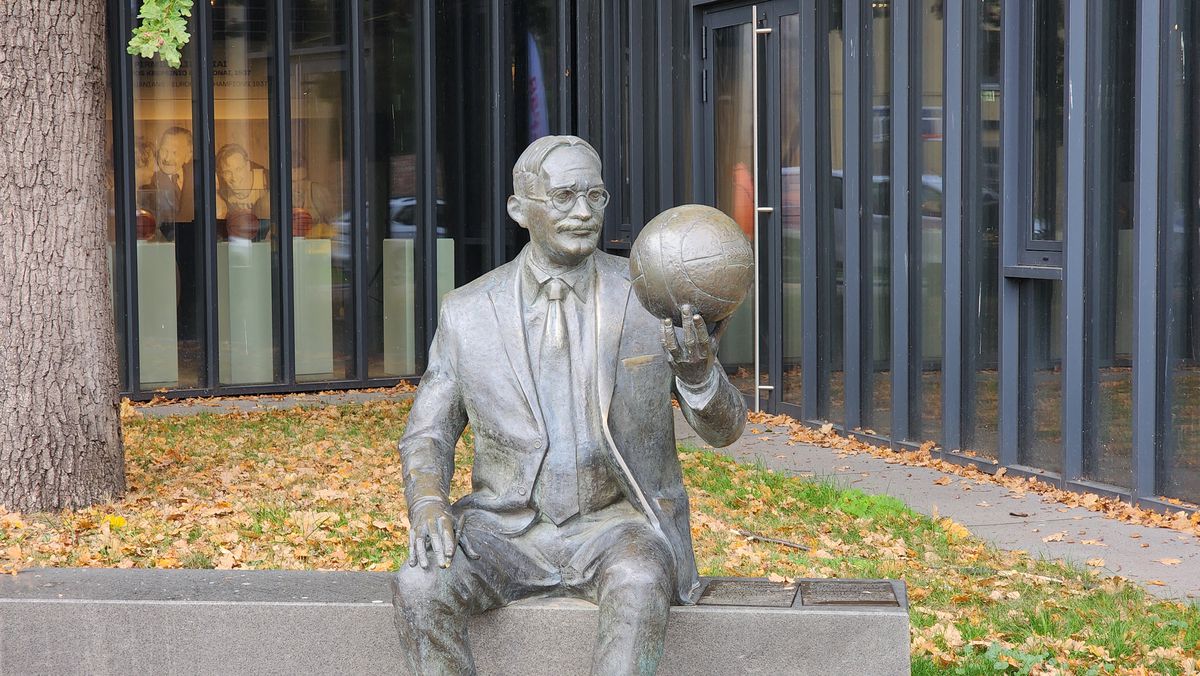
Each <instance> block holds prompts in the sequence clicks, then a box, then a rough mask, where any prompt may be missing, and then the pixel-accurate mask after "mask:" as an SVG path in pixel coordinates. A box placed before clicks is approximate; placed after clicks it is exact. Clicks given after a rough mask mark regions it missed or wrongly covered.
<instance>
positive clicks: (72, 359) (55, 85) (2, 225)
mask: <svg viewBox="0 0 1200 676" xmlns="http://www.w3.org/2000/svg"><path fill="white" fill-rule="evenodd" d="M104 23H105V22H104V2H103V0H4V1H3V2H0V25H2V26H4V30H3V31H0V505H4V506H5V507H7V508H9V509H15V510H19V511H35V510H47V509H57V508H75V507H80V506H84V505H88V504H93V503H95V502H99V501H105V500H110V499H112V498H114V497H116V496H118V495H120V494H121V492H122V491H124V489H125V467H124V462H125V452H124V449H123V447H122V445H121V435H120V418H119V410H118V400H117V397H118V382H117V364H116V346H115V340H114V335H113V309H112V301H111V296H110V291H109V279H108V277H109V275H108V260H107V256H108V245H107V239H108V238H107V233H108V208H107V202H108V193H107V189H106V185H107V184H106V175H107V170H108V166H109V162H110V161H111V158H110V157H109V156H107V154H106V152H105V138H106V136H105V128H104V127H105V99H106V90H105V64H106V62H107V57H106V54H105V45H104V41H105V25H104Z"/></svg>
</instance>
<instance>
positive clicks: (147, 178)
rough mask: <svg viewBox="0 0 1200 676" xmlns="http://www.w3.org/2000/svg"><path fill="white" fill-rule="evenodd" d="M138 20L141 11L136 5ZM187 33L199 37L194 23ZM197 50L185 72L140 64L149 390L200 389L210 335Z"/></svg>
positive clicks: (138, 160) (141, 321) (142, 307)
mask: <svg viewBox="0 0 1200 676" xmlns="http://www.w3.org/2000/svg"><path fill="white" fill-rule="evenodd" d="M130 7H131V9H132V10H133V12H134V13H135V14H136V13H137V11H138V10H139V9H140V7H141V3H140V2H139V1H138V0H133V1H132V2H131V3H130ZM188 32H189V33H192V34H193V35H194V34H195V32H196V31H195V26H194V21H189V25H188ZM193 50H194V45H193V44H192V43H191V42H189V43H188V45H187V46H186V47H185V48H184V50H183V56H182V59H181V61H180V65H179V68H171V67H170V66H167V65H166V64H164V63H163V62H162V61H161V60H160V59H142V58H137V59H134V62H133V80H134V86H133V133H134V139H133V153H132V157H133V163H134V168H133V174H134V185H135V203H134V205H133V209H132V211H133V212H134V213H132V214H129V220H128V221H127V222H131V223H132V224H133V228H132V231H133V232H134V233H135V235H136V237H137V243H136V245H135V248H134V257H135V263H134V264H135V266H136V268H135V271H134V272H135V274H136V275H137V288H136V289H133V296H134V297H135V298H136V302H137V316H138V327H137V332H138V335H137V341H138V373H139V374H140V376H139V379H140V380H139V382H138V383H137V386H139V387H140V388H141V389H143V390H155V389H159V388H172V389H174V388H188V387H200V386H202V385H204V384H205V383H206V374H205V373H204V352H205V341H204V335H205V329H204V326H205V325H204V314H205V313H204V307H205V305H206V298H205V293H204V275H203V266H202V261H203V252H204V250H205V243H204V242H203V241H202V232H201V230H202V229H201V227H200V224H198V223H197V222H196V209H195V204H196V202H195V190H196V177H195V174H194V171H193V162H192V158H193V157H194V156H195V152H196V151H195V147H194V143H193V138H192V72H191V67H192V63H193Z"/></svg>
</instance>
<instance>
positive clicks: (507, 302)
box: [489, 253, 544, 427]
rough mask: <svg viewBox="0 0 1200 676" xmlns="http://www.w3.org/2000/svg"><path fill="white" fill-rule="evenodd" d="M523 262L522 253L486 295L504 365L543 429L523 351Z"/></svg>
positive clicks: (529, 367) (535, 392) (530, 371)
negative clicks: (514, 376) (517, 384)
mask: <svg viewBox="0 0 1200 676" xmlns="http://www.w3.org/2000/svg"><path fill="white" fill-rule="evenodd" d="M524 260H525V256H524V253H522V254H521V255H520V256H518V257H517V259H516V261H514V262H513V265H510V266H509V270H510V272H509V274H508V278H507V279H503V280H500V283H499V284H497V285H496V286H494V287H493V288H492V290H491V291H490V292H489V295H490V296H491V299H492V307H493V309H494V310H495V312H496V324H497V326H498V327H499V329H500V342H501V343H502V344H503V345H504V351H505V353H506V354H507V355H508V363H509V365H511V366H512V370H513V373H514V374H515V375H516V377H517V382H518V383H520V384H521V391H522V392H524V393H525V401H526V402H527V403H528V404H529V410H530V411H532V412H533V417H534V419H536V420H537V422H538V426H539V427H540V426H543V425H544V423H543V422H542V409H541V406H540V405H539V404H538V398H537V388H535V387H534V385H533V367H532V366H530V364H529V350H528V349H527V348H526V347H525V322H524V321H523V315H522V308H521V292H520V287H519V284H520V280H521V275H520V270H521V265H523V263H524Z"/></svg>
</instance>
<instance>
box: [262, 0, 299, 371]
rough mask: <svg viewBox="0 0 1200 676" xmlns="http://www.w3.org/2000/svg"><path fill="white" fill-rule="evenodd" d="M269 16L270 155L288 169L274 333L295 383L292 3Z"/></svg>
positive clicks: (277, 175) (276, 193) (281, 196)
mask: <svg viewBox="0 0 1200 676" xmlns="http://www.w3.org/2000/svg"><path fill="white" fill-rule="evenodd" d="M268 15H269V16H270V17H271V19H272V20H273V23H274V25H275V26H276V28H277V30H275V31H273V35H272V37H271V60H270V61H271V62H270V71H271V80H272V83H271V84H272V85H274V86H273V87H271V91H270V94H269V96H270V102H269V108H270V111H271V112H270V117H271V119H270V120H269V123H270V129H271V132H270V133H271V144H270V145H271V156H272V165H271V166H274V167H288V168H289V171H272V172H269V173H270V176H271V183H272V185H271V209H272V213H274V214H275V221H276V223H277V227H278V232H279V268H278V270H276V272H275V274H274V275H273V278H274V284H276V285H277V288H278V290H279V293H278V294H276V296H275V297H276V298H277V299H278V300H279V313H278V314H277V317H278V320H279V327H278V329H279V330H277V331H276V332H275V337H276V340H277V341H278V347H279V352H278V354H279V371H278V373H279V380H280V381H281V382H285V383H290V382H294V381H295V380H296V369H295V363H296V362H295V345H296V325H295V322H294V321H293V320H292V317H293V316H294V310H295V301H296V299H295V298H294V295H295V294H294V289H295V286H294V285H293V284H292V275H293V266H292V172H291V171H290V168H291V166H292V144H291V137H292V134H291V125H290V124H289V122H290V120H291V119H292V111H291V87H290V83H291V77H290V73H289V72H288V68H289V66H288V54H289V52H290V50H291V45H290V44H289V43H290V41H291V29H292V21H291V3H290V2H288V1H287V0H272V2H271V8H270V12H269V13H268Z"/></svg>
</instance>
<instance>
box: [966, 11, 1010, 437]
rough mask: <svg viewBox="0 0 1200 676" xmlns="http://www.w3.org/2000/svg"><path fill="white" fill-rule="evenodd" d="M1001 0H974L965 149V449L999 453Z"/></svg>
mask: <svg viewBox="0 0 1200 676" xmlns="http://www.w3.org/2000/svg"><path fill="white" fill-rule="evenodd" d="M1000 7H1001V3H1000V0H983V2H980V3H979V6H978V10H979V14H978V20H979V24H978V26H977V28H976V33H975V39H976V48H975V50H974V57H973V58H974V64H973V67H974V68H975V72H976V75H977V78H978V86H979V92H978V101H979V103H978V106H979V109H978V115H977V116H976V117H975V120H976V125H977V126H975V127H974V128H972V129H968V130H966V131H967V133H968V134H970V135H971V136H970V137H969V138H968V140H967V144H966V147H967V148H968V149H969V151H968V153H967V157H966V158H965V161H966V162H970V163H971V166H970V167H969V168H968V170H967V172H966V176H967V177H968V180H967V181H966V182H965V184H964V188H965V191H966V192H964V194H965V195H966V198H967V200H968V204H967V208H966V209H965V210H964V214H963V247H964V250H963V256H962V260H961V264H962V265H963V286H964V287H965V289H967V290H968V291H967V292H966V293H965V294H964V297H963V304H962V311H963V314H964V315H965V317H964V319H965V320H966V321H965V322H964V324H965V332H964V333H965V335H964V341H963V351H962V353H963V360H964V362H963V392H964V394H963V398H962V409H961V415H962V428H961V434H962V447H963V450H965V451H968V452H971V453H976V454H979V455H982V456H986V457H989V458H993V459H994V458H996V457H997V454H998V448H999V423H998V420H999V415H1000V383H999V372H998V370H997V369H998V367H999V335H1000V323H999V318H1000V304H999V279H1000V99H1001V91H1000V63H1001V59H1000V56H1001V55H1000Z"/></svg>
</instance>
